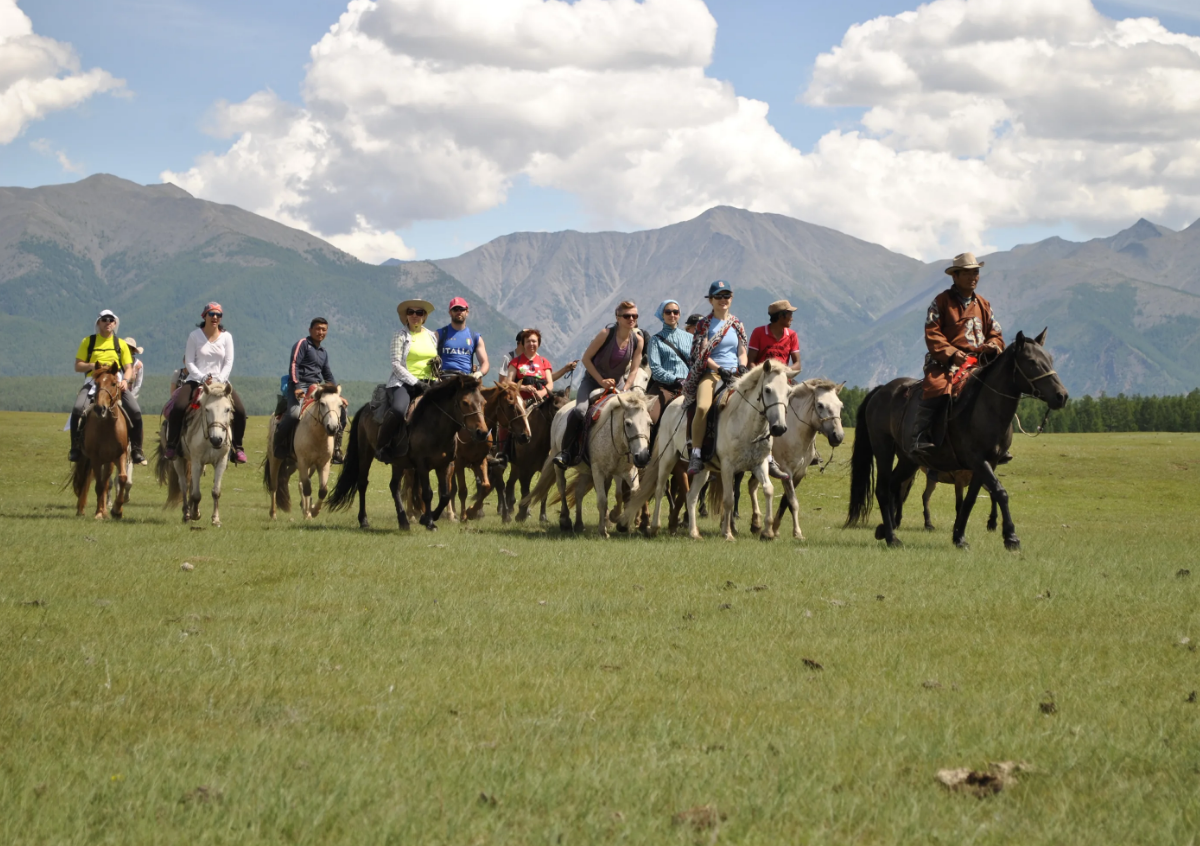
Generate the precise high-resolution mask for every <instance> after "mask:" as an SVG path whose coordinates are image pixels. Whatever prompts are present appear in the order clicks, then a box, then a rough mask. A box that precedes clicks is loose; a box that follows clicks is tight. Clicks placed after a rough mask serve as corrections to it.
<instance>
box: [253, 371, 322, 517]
mask: <svg viewBox="0 0 1200 846" xmlns="http://www.w3.org/2000/svg"><path fill="white" fill-rule="evenodd" d="M341 417H342V389H341V388H340V387H338V386H337V385H312V386H310V387H309V389H308V396H307V397H306V398H305V400H304V405H303V408H302V410H301V412H300V422H299V423H298V424H297V425H296V431H295V434H294V436H293V438H292V441H293V447H292V455H290V456H288V457H287V458H286V459H283V458H276V457H275V449H274V444H275V427H276V425H278V422H279V421H278V420H277V419H276V418H275V416H274V415H272V416H271V418H270V419H269V421H268V423H267V457H266V458H264V459H263V487H264V488H266V490H267V493H268V494H270V496H271V519H272V520H274V519H275V510H276V506H278V507H279V508H281V509H283V510H284V511H291V509H292V495H291V492H290V491H289V490H288V482H289V481H290V480H291V477H292V473H296V474H297V479H299V482H300V512H301V513H302V514H303V515H304V519H305V520H311V519H312V518H313V517H316V516H317V515H318V514H319V513H320V512H321V505H322V503H324V502H325V497H326V496H328V494H329V465H330V462H331V461H332V460H333V439H334V437H335V436H336V435H337V431H338V426H340V425H341ZM314 470H315V471H316V473H317V482H318V484H319V486H320V487H319V488H318V489H317V501H316V504H315V505H314V504H313V497H312V474H313V471H314Z"/></svg>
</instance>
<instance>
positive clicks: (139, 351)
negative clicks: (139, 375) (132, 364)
mask: <svg viewBox="0 0 1200 846" xmlns="http://www.w3.org/2000/svg"><path fill="white" fill-rule="evenodd" d="M121 340H122V341H124V342H125V343H126V344H128V345H129V348H130V349H131V350H133V351H134V352H135V353H137V354H138V355H141V354H142V353H144V352H145V351H146V350H145V348H143V347H139V346H138V342H137V341H136V340H134V339H133V338H122V339H121Z"/></svg>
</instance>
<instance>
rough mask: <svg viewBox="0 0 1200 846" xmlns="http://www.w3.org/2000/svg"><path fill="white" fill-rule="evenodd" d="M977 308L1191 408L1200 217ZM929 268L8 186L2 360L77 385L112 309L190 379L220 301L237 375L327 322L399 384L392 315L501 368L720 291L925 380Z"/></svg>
mask: <svg viewBox="0 0 1200 846" xmlns="http://www.w3.org/2000/svg"><path fill="white" fill-rule="evenodd" d="M982 258H983V259H984V261H985V263H986V264H985V267H984V270H983V275H982V279H981V282H980V288H979V290H980V293H981V294H982V295H984V296H986V297H987V298H988V299H989V300H990V301H991V302H992V305H993V307H994V310H995V312H996V315H997V317H998V319H999V320H1000V321H1001V323H1002V324H1003V326H1004V330H1005V337H1006V338H1008V339H1010V340H1011V339H1012V338H1013V337H1014V336H1015V334H1016V332H1017V330H1018V329H1023V330H1024V331H1025V332H1027V333H1037V332H1039V331H1041V329H1042V328H1043V327H1044V326H1048V327H1049V333H1048V344H1049V346H1050V348H1051V350H1052V352H1053V353H1054V354H1055V356H1056V367H1057V369H1058V370H1059V372H1060V374H1061V375H1062V376H1063V379H1064V381H1065V382H1066V384H1067V386H1068V388H1070V389H1071V390H1072V391H1073V392H1074V393H1077V394H1078V393H1097V392H1099V391H1108V392H1109V393H1117V392H1119V391H1125V392H1131V393H1180V392H1183V391H1187V390H1190V389H1192V388H1194V387H1196V386H1197V385H1200V223H1197V224H1193V225H1192V226H1190V227H1188V228H1187V229H1184V230H1182V231H1179V232H1175V231H1172V230H1170V229H1167V228H1165V227H1162V226H1158V225H1156V224H1153V223H1150V222H1149V221H1146V220H1140V221H1138V222H1137V223H1135V224H1134V225H1133V226H1131V227H1129V228H1128V229H1125V230H1124V231H1122V232H1119V233H1117V234H1116V235H1113V236H1111V237H1108V238H1097V239H1094V240H1091V241H1087V242H1085V243H1075V242H1069V241H1065V240H1062V239H1060V238H1050V239H1047V240H1044V241H1041V242H1038V243H1036V244H1029V245H1022V246H1019V247H1016V248H1014V249H1012V250H1008V251H1004V252H996V253H992V254H991V255H987V256H983V257H982ZM947 264H948V260H940V261H935V262H929V263H925V262H921V261H918V260H916V259H913V258H910V257H908V256H903V255H900V254H898V253H894V252H892V251H890V250H887V249H885V248H883V247H881V246H878V245H876V244H871V243H869V242H866V241H863V240H860V239H857V238H853V237H851V236H848V235H845V234H842V233H840V232H837V231H835V230H833V229H829V228H826V227H822V226H816V225H813V224H810V223H805V222H803V221H799V220H795V219H792V218H788V217H785V216H782V215H775V214H761V213H755V212H748V211H743V210H741V209H735V208H729V207H717V208H713V209H710V210H708V211H707V212H705V213H703V214H701V215H700V216H699V217H697V218H695V219H693V220H689V221H684V222H682V223H677V224H673V225H671V226H666V227H663V228H661V229H654V230H647V231H642V232H632V233H622V232H596V233H581V232H572V231H568V232H553V233H543V232H532V233H531V232H525V233H514V234H512V235H506V236H503V237H500V238H497V239H495V240H493V241H491V242H489V243H487V244H484V245H483V246H480V247H478V248H476V249H473V250H471V251H470V252H467V253H465V254H463V255H461V256H457V257H453V258H447V259H439V260H435V261H432V262H429V261H421V262H398V261H390V262H387V263H385V265H382V266H375V265H369V264H365V263H363V262H360V261H358V260H357V259H355V258H354V257H352V256H350V255H348V254H347V253H344V252H342V251H341V250H338V249H337V248H336V247H334V246H332V245H331V244H328V243H326V242H325V241H322V240H320V239H318V238H315V237H314V236H312V235H309V234H307V233H305V232H302V231H300V230H297V229H292V228H289V227H286V226H283V225H281V224H279V223H276V222H274V221H271V220H268V219H266V218H263V217H260V216H258V215H254V214H251V213H249V212H246V211H243V210H241V209H238V208H236V207H233V206H228V205H220V204H217V203H211V202H208V201H205V200H200V199H197V198H195V197H192V196H191V195H190V194H188V193H187V192H185V191H183V190H181V189H179V188H177V187H175V186H174V185H169V184H163V185H152V186H142V185H137V184H135V183H133V182H129V181H127V180H123V179H119V178H117V177H114V176H108V175H97V176H92V177H88V178H87V179H84V180H82V181H80V182H76V183H73V184H69V185H56V186H46V187H42V188H32V189H26V188H0V331H3V335H4V338H5V343H4V344H3V345H2V346H0V367H3V372H4V373H5V374H7V375H34V376H36V375H49V374H54V373H64V372H66V373H68V374H69V373H70V372H71V371H70V369H69V358H68V356H69V355H70V352H73V351H74V349H75V346H76V345H77V344H78V343H79V339H80V338H81V337H83V336H85V335H87V334H90V333H91V332H92V331H93V329H92V321H93V320H94V319H95V315H96V312H97V310H98V309H99V308H102V307H108V308H112V309H113V310H114V311H116V312H117V313H118V314H119V315H120V316H121V321H122V325H121V333H122V334H123V335H134V336H136V337H137V339H138V342H139V343H141V344H142V345H143V346H145V347H146V348H147V352H146V355H145V357H144V361H145V362H146V365H147V369H148V370H150V372H159V373H163V372H166V371H168V370H170V369H172V368H173V367H175V366H177V363H178V362H179V360H180V358H181V356H182V354H183V348H184V343H185V339H186V336H187V333H188V332H189V331H191V329H192V328H193V326H194V325H195V324H196V323H197V322H199V318H200V310H201V308H202V306H203V305H204V303H206V302H208V301H209V300H217V301H219V302H221V304H222V306H223V307H224V308H225V311H226V315H227V316H226V320H225V322H226V325H227V326H228V327H229V328H230V330H231V331H232V332H233V333H234V337H235V339H236V342H237V364H236V365H235V374H238V373H240V374H243V375H246V376H273V375H277V374H279V373H281V372H282V371H283V369H284V367H285V365H286V355H287V351H288V349H289V348H290V345H291V344H292V343H293V342H294V341H295V340H296V339H297V338H300V337H302V336H303V335H304V334H305V333H306V332H307V327H308V321H309V319H310V318H311V317H312V316H314V315H316V314H321V315H324V316H325V317H327V318H328V319H329V320H330V322H331V331H330V336H329V340H328V341H327V346H328V348H329V349H330V353H331V360H332V363H333V365H334V371H335V373H336V374H337V375H338V377H339V378H341V379H345V380H356V379H361V380H378V379H382V378H383V377H384V376H386V373H387V353H388V343H389V340H390V338H391V335H392V332H393V331H394V328H395V326H396V321H397V318H396V313H395V306H396V303H397V302H398V301H399V300H401V299H405V298H407V297H415V296H420V297H424V298H427V299H429V300H430V301H431V302H433V303H434V305H435V308H436V309H437V312H436V313H435V314H434V316H433V319H432V320H431V321H430V325H431V326H437V325H441V324H442V323H444V322H445V320H446V313H445V308H446V303H448V301H449V299H450V298H451V297H452V296H456V295H462V296H465V297H466V298H467V299H468V300H469V301H470V302H471V323H472V326H474V328H476V329H477V330H479V331H480V332H481V333H482V334H483V335H484V336H485V337H486V338H487V339H488V341H489V344H490V350H491V352H492V353H493V357H499V355H500V354H501V353H502V352H503V351H505V350H506V349H507V348H508V346H509V339H510V338H511V337H512V335H513V334H514V333H515V331H516V330H517V328H518V327H521V326H537V327H538V328H540V329H541V330H542V331H543V333H544V336H545V352H546V354H547V355H548V356H549V357H550V358H551V359H552V360H553V361H554V362H555V363H556V364H559V363H562V361H564V360H566V359H568V358H576V357H578V356H579V354H580V353H581V352H582V351H583V348H584V347H585V346H586V344H587V341H588V340H589V339H590V338H591V337H592V335H593V334H594V333H595V332H596V331H597V330H598V329H600V328H601V327H603V326H604V325H606V324H608V323H610V322H611V321H612V314H613V309H614V307H615V306H616V304H617V303H618V302H620V301H621V300H624V299H632V300H634V301H636V302H637V304H638V307H639V310H640V311H641V314H642V321H641V325H642V326H643V327H644V328H646V329H648V330H650V331H654V330H656V329H657V328H658V322H657V321H656V320H655V319H654V317H653V312H654V309H655V307H656V306H657V305H658V303H659V301H660V300H662V299H665V298H668V297H672V298H678V299H679V300H680V302H681V305H682V306H683V309H684V311H685V313H687V312H689V311H705V310H706V309H705V308H704V299H703V295H704V293H705V292H706V290H707V288H708V285H709V283H710V282H711V281H712V280H714V279H726V280H728V281H729V282H730V283H731V284H732V286H733V288H734V289H735V292H736V293H735V297H734V313H735V314H737V315H739V316H740V317H741V318H742V319H743V321H744V322H745V323H746V325H747V327H748V328H751V327H753V326H756V325H759V324H761V323H765V322H766V306H767V304H768V303H770V302H772V301H773V300H777V299H783V298H786V299H789V300H791V302H792V303H793V304H794V305H796V306H797V307H798V311H797V313H796V318H795V322H794V324H793V326H794V328H795V329H796V331H797V332H798V334H799V336H800V340H801V345H802V353H803V361H804V371H805V374H806V375H813V376H817V375H820V376H828V377H830V378H834V379H837V380H839V381H841V380H846V381H848V382H849V383H850V384H858V385H863V386H866V385H872V384H877V383H879V382H881V381H884V380H886V379H890V378H892V377H894V376H896V375H919V373H920V367H921V360H922V357H923V354H924V342H923V332H922V323H923V319H924V312H925V309H926V307H927V306H928V304H929V302H930V301H931V300H932V299H933V297H934V295H935V294H936V293H937V292H938V291H940V290H942V289H944V288H945V287H946V286H947V285H948V282H949V280H948V279H947V277H946V276H945V275H943V272H942V271H943V268H944V267H945V266H946V265H947Z"/></svg>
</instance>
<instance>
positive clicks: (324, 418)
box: [305, 397, 342, 431]
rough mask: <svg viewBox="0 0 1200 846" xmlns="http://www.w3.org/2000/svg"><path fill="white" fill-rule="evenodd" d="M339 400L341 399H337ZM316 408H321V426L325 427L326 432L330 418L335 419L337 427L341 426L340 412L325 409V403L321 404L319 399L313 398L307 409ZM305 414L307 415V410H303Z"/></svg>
mask: <svg viewBox="0 0 1200 846" xmlns="http://www.w3.org/2000/svg"><path fill="white" fill-rule="evenodd" d="M340 399H341V398H340V397H339V400H340ZM316 406H320V408H321V425H322V426H324V427H325V429H326V431H328V429H329V418H330V417H333V418H335V419H336V420H337V422H338V425H339V426H340V425H341V422H342V415H341V413H340V410H339V411H334V410H333V409H331V408H327V407H326V405H325V403H323V402H321V398H320V397H316V398H314V399H313V401H312V404H311V405H310V406H309V408H312V407H316ZM305 413H306V414H307V413H309V410H308V409H305Z"/></svg>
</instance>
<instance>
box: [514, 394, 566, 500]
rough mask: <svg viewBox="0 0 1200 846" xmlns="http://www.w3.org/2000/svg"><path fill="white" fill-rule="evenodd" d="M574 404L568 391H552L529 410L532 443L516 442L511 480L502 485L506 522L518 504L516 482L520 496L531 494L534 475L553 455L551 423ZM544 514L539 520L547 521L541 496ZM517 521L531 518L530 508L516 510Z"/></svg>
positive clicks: (530, 440) (530, 439) (530, 441)
mask: <svg viewBox="0 0 1200 846" xmlns="http://www.w3.org/2000/svg"><path fill="white" fill-rule="evenodd" d="M570 403H571V396H570V392H569V391H558V392H555V393H552V394H550V396H548V397H546V398H545V399H544V400H542V401H541V402H539V403H538V404H537V405H535V406H533V407H532V408H530V410H529V443H527V444H517V445H516V447H515V448H514V449H513V459H512V461H511V462H510V467H509V471H508V481H507V482H505V483H504V484H503V485H502V486H501V492H500V516H501V518H503V520H504V522H505V523H511V522H512V519H513V509H514V508H515V507H516V488H517V483H518V482H520V484H521V498H522V500H524V498H525V497H527V496H529V486H530V484H532V482H533V475H534V474H535V473H537V472H538V471H539V470H541V469H542V467H543V466H544V465H545V463H546V459H547V458H548V457H549V456H550V426H551V424H553V423H554V415H555V414H557V413H558V410H559V409H560V408H562V407H563V406H565V405H569V404H570ZM541 502H542V506H541V513H540V514H539V515H538V520H539V521H540V522H542V523H545V522H546V498H545V497H542V500H541ZM516 517H517V522H518V523H523V522H525V519H526V518H527V517H529V507H528V506H527V505H522V506H521V509H520V510H519V511H518V512H517V515H516Z"/></svg>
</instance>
